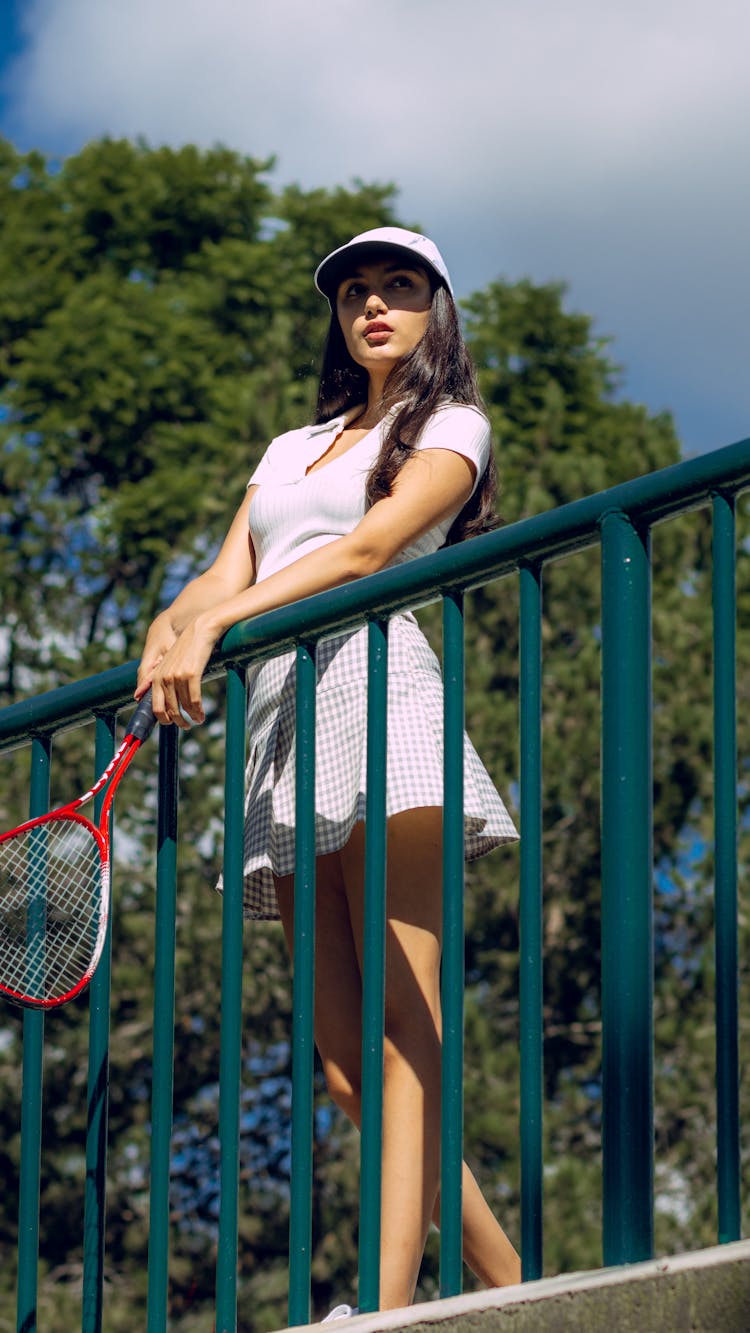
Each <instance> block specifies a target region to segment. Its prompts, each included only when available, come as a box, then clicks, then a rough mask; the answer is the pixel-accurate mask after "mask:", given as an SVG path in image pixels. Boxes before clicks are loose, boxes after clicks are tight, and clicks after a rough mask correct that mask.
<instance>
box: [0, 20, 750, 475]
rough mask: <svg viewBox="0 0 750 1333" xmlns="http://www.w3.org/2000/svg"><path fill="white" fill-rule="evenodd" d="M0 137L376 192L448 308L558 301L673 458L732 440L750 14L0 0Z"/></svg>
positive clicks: (747, 349)
mask: <svg viewBox="0 0 750 1333" xmlns="http://www.w3.org/2000/svg"><path fill="white" fill-rule="evenodd" d="M0 52H2V54H1V55H0V133H3V134H5V135H6V136H7V137H9V138H10V139H11V140H12V141H13V142H14V143H15V144H16V145H17V146H18V147H19V148H29V147H38V148H40V149H42V151H45V152H47V153H50V154H53V155H62V154H65V153H70V152H75V151H76V150H77V149H78V148H80V147H81V145H82V144H83V143H85V142H86V141H87V140H88V139H91V138H95V137H97V136H99V135H102V134H105V133H107V134H112V135H129V136H134V135H138V134H142V135H143V136H145V138H146V139H147V140H148V141H149V142H151V143H152V144H157V143H171V144H175V145H176V144H180V143H184V142H196V143H199V144H201V145H204V146H208V145H210V144H212V143H215V142H217V141H220V142H224V143H226V144H228V145H229V146H231V147H233V148H236V149H238V150H240V151H242V152H246V153H249V154H252V155H254V156H258V157H264V156H266V155H268V154H275V155H276V158H277V167H276V171H275V176H274V179H275V180H276V182H277V183H278V184H282V183H286V182H288V181H297V182H299V183H300V184H301V185H303V186H306V187H311V186H317V185H327V186H332V185H336V184H351V182H352V181H353V180H354V179H355V178H359V179H362V180H367V181H375V180H377V181H395V182H396V184H397V185H398V187H399V191H400V193H399V211H400V213H401V217H402V219H403V220H404V221H405V222H407V223H418V224H419V225H420V226H422V227H423V228H424V229H425V230H426V231H428V232H429V233H430V234H431V235H433V236H434V238H435V239H436V241H437V242H438V244H439V245H440V247H441V249H442V250H443V252H444V254H445V256H446V259H447V261H448V264H449V267H450V269H451V272H452V275H453V279H454V285H455V287H456V290H457V293H458V294H459V295H467V294H468V293H469V292H470V291H472V290H473V289H475V288H477V287H481V286H483V285H484V284H485V283H487V282H489V281H490V280H491V279H493V278H495V277H498V276H503V277H507V278H510V279H516V278H520V277H523V276H529V277H531V278H532V279H533V280H535V281H538V282H544V281H548V280H550V279H556V280H563V281H565V282H567V283H568V286H569V297H568V305H569V306H570V307H571V308H577V309H581V310H584V311H586V312H587V313H588V314H591V315H593V316H594V319H595V328H596V331H597V333H598V334H600V335H601V336H609V337H612V338H613V340H614V341H613V348H612V352H613V355H614V357H615V359H617V360H618V361H620V362H621V363H623V364H624V367H625V379H624V385H623V391H624V392H625V393H626V394H627V395H628V396H629V397H631V398H633V399H635V400H636V401H640V402H644V403H646V404H647V405H648V406H649V408H651V409H652V410H653V411H659V410H661V409H665V408H666V409H669V410H671V411H672V412H673V413H674V415H675V418H676V421H677V426H678V430H679V432H680V436H681V439H682V441H683V446H684V449H685V451H686V452H687V453H695V452H700V451H703V450H705V449H709V448H714V447H716V446H718V445H722V444H729V443H731V442H733V441H734V440H736V439H739V438H741V437H744V436H749V435H750V388H749V387H748V381H749V379H750V376H749V374H748V365H749V364H750V321H749V320H748V311H750V260H749V259H748V241H747V236H748V234H750V142H749V141H750V79H748V53H749V52H750V6H748V4H747V0H713V3H712V4H710V5H709V4H708V3H707V0H617V2H616V3H610V2H609V0H568V2H567V3H566V5H564V6H561V5H559V3H558V2H557V0H463V3H461V4H458V3H456V0H379V3H378V5H377V6H376V7H375V6H364V5H362V4H355V3H353V0H316V3H314V4H313V3H312V0H306V3H302V2H301V0H273V3H271V4H270V5H269V4H266V5H265V6H263V7H261V6H258V5H255V4H251V3H250V0H212V3H211V4H207V3H205V0H23V3H13V0H0Z"/></svg>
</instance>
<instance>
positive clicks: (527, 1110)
mask: <svg viewBox="0 0 750 1333" xmlns="http://www.w3.org/2000/svg"><path fill="white" fill-rule="evenodd" d="M520 593H521V616H520V620H521V623H520V682H521V683H520V719H519V721H520V727H519V731H520V736H519V740H520V771H521V776H520V797H521V867H520V905H519V936H520V949H519V953H520V959H519V993H520V1004H519V1007H520V1020H521V1118H520V1135H521V1267H522V1273H523V1280H524V1281H525V1282H527V1281H533V1280H535V1279H537V1278H540V1277H541V1276H542V1271H543V1262H544V1250H543V1247H544V1239H543V1201H544V1193H543V1191H544V1185H543V1179H544V1178H543V1115H544V1109H543V1108H544V1082H543V1079H544V1072H543V1070H544V1063H543V1062H544V1053H543V1050H544V1048H543V1042H544V1033H543V1001H544V996H543V970H542V969H543V964H542V949H543V934H542V570H541V566H540V565H523V566H522V567H521V570H520Z"/></svg>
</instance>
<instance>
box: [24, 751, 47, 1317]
mask: <svg viewBox="0 0 750 1333" xmlns="http://www.w3.org/2000/svg"><path fill="white" fill-rule="evenodd" d="M50 751H51V741H50V738H49V737H48V736H33V737H32V740H31V790H30V798H29V818H30V819H34V818H35V817H36V816H37V815H43V814H44V813H45V811H47V810H48V809H49V790H50V784H49V772H50ZM43 1056H44V1014H43V1013H42V1012H41V1011H36V1010H34V1011H32V1010H29V1009H27V1010H25V1011H24V1015H23V1073H22V1080H23V1081H22V1092H21V1162H20V1172H19V1202H18V1290H17V1293H16V1315H17V1328H18V1333H36V1329H37V1274H38V1267H39V1189H40V1181H41V1150H42V1070H43Z"/></svg>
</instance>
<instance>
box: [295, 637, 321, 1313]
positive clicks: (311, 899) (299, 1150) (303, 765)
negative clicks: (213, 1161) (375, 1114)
mask: <svg viewBox="0 0 750 1333" xmlns="http://www.w3.org/2000/svg"><path fill="white" fill-rule="evenodd" d="M315 685H316V681H315V647H314V645H312V644H307V643H300V644H298V646H297V678H296V723H295V736H296V741H295V744H296V773H295V863H294V981H293V989H292V1149H291V1158H292V1168H291V1169H292V1180H291V1193H290V1200H289V1208H290V1212H289V1324H290V1326H291V1325H296V1324H307V1323H309V1322H310V1280H311V1265H312V1257H311V1250H312V1166H313V1158H312V1153H313V1073H314V1056H315V1044H314V1026H313V1018H314V1008H315Z"/></svg>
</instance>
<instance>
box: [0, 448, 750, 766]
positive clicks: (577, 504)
mask: <svg viewBox="0 0 750 1333" xmlns="http://www.w3.org/2000/svg"><path fill="white" fill-rule="evenodd" d="M748 486H750V438H748V439H745V440H739V441H738V442H737V443H736V444H730V445H727V446H726V447H725V448H723V449H717V450H716V451H715V452H714V453H710V454H702V455H700V456H699V457H697V458H689V459H685V460H684V461H683V462H681V463H675V464H673V466H672V467H668V468H663V469H662V470H661V471H659V472H652V473H647V474H645V475H644V476H641V477H635V478H633V479H632V480H631V481H625V482H621V483H620V484H619V485H617V486H612V487H610V488H609V489H608V490H605V491H599V492H598V493H597V494H596V495H589V496H585V497H583V498H582V499H580V500H573V501H571V502H570V503H568V504H565V505H561V506H560V507H559V508H558V509H551V510H547V511H545V512H544V513H542V514H535V515H533V516H532V517H531V518H524V519H520V520H519V521H518V522H516V523H512V524H509V525H508V526H507V527H505V528H500V529H498V530H497V531H496V532H489V533H486V534H485V535H484V536H482V537H476V538H475V539H474V540H473V541H470V542H463V543H461V544H460V545H457V546H448V547H443V548H442V549H441V550H440V551H436V552H435V554H434V555H426V556H422V557H421V558H420V559H418V560H410V561H408V562H407V563H405V564H403V565H396V566H394V567H391V568H389V569H384V570H381V571H380V572H379V573H377V574H369V575H367V577H365V578H360V579H356V580H355V581H354V582H352V583H348V584H345V585H343V586H342V587H340V588H334V589H331V590H330V591H329V592H323V593H316V594H315V595H314V596H313V597H305V598H303V599H301V600H300V601H297V602H292V603H290V604H289V605H288V606H282V607H279V608H278V609H277V610H275V611H267V612H266V613H265V614H263V615H261V616H257V617H256V618H255V619H252V620H245V621H242V622H241V623H240V624H238V625H234V626H233V627H232V628H231V629H230V630H228V632H227V633H226V634H225V635H224V638H223V639H222V642H221V645H220V647H219V648H218V649H217V650H216V651H215V653H214V654H213V656H212V658H211V661H210V663H209V667H208V671H207V672H206V675H207V676H208V677H211V676H216V675H220V674H223V671H224V669H225V667H226V665H227V663H228V662H237V663H241V664H247V663H249V662H250V661H262V660H263V659H264V658H267V657H271V656H275V655H276V654H277V653H279V652H283V651H284V650H286V649H288V648H291V647H293V645H294V644H295V643H296V642H298V641H299V640H300V639H301V638H305V639H319V638H321V637H323V636H324V635H326V634H331V633H334V632H335V631H338V630H345V629H350V628H353V627H354V626H356V625H361V624H362V623H363V622H364V621H365V620H370V619H373V618H377V617H380V616H387V615H390V614H392V613H393V612H395V611H399V610H402V609H404V608H406V607H415V606H419V605H424V604H425V603H426V602H429V601H431V600H433V599H434V598H435V597H437V596H439V595H440V594H442V593H444V592H450V591H452V590H455V589H459V588H460V589H464V590H469V589H471V588H473V587H477V586H478V585H479V584H481V583H486V582H488V581H490V580H491V579H493V578H499V577H501V576H502V575H504V574H508V573H510V572H512V571H513V570H514V569H516V568H517V567H518V566H519V564H521V563H524V564H527V565H528V564H538V563H542V562H544V561H545V560H549V559H552V558H553V557H554V558H557V557H560V556H563V555H568V554H570V553H571V552H573V551H576V550H580V549H582V548H584V547H586V546H589V545H592V544H593V543H594V542H596V541H598V538H599V528H600V525H601V523H602V521H603V519H604V518H605V516H606V515H607V514H608V513H611V512H612V511H622V512H623V513H626V514H628V515H629V516H630V517H631V518H632V519H633V520H635V521H636V522H638V523H640V524H644V525H651V524H654V523H659V522H662V521H663V520H664V519H666V518H668V517H669V516H670V515H671V514H674V513H677V512H683V511H684V510H685V509H687V508H691V507H693V508H694V507H696V506H698V505H701V504H705V503H706V502H707V501H708V500H709V499H710V498H711V496H712V494H714V493H715V492H717V491H722V492H725V493H726V494H728V495H731V494H736V493H737V492H738V491H740V490H742V489H743V488H745V487H748ZM137 665H138V664H137V662H135V661H133V662H126V663H124V664H123V665H122V666H119V667H114V668H112V669H111V670H109V671H103V672H100V673H99V674H98V675H96V676H91V677H88V678H87V679H85V680H80V681H75V682H73V683H72V684H70V685H64V686H62V687H60V688H58V689H55V690H49V691H47V692H46V693H44V694H39V695H37V696H36V697H35V698H32V699H24V700H21V701H19V702H18V703H14V704H11V705H9V706H8V707H7V708H4V709H0V750H5V749H12V748H14V747H15V746H17V745H20V744H23V743H24V742H25V741H27V740H28V738H29V736H30V735H44V734H45V733H49V732H53V731H57V730H59V729H60V728H61V727H63V726H65V727H70V726H76V725H80V724H81V723H83V722H85V721H87V720H88V719H90V718H91V717H92V716H94V715H97V714H105V713H107V712H112V711H115V710H117V709H119V708H123V707H125V706H126V705H127V704H128V703H131V702H132V695H133V690H134V688H135V680H136V672H137Z"/></svg>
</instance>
